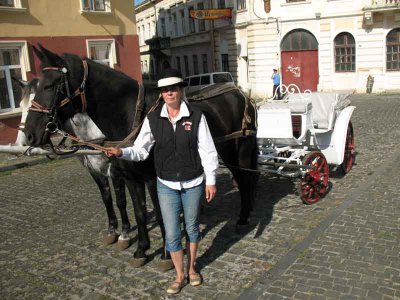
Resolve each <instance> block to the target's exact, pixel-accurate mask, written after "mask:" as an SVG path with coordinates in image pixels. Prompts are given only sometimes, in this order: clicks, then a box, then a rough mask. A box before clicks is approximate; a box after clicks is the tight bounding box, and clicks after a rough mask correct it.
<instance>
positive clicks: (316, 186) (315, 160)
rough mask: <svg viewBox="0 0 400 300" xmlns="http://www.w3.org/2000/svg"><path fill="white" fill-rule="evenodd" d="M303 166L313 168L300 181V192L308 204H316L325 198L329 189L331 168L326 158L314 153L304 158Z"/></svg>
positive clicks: (317, 152)
mask: <svg viewBox="0 0 400 300" xmlns="http://www.w3.org/2000/svg"><path fill="white" fill-rule="evenodd" d="M303 165H307V166H311V167H312V168H311V169H309V170H308V171H307V173H306V174H305V175H304V176H303V177H302V178H301V179H300V182H299V185H298V191H299V194H300V198H301V199H302V200H303V202H304V203H306V204H314V203H316V202H318V201H319V200H320V199H321V198H323V197H324V196H325V195H326V193H327V189H328V179H329V166H328V162H327V161H326V158H325V156H324V155H323V154H322V153H321V152H319V151H313V152H310V153H309V154H307V155H306V156H305V157H304V158H303Z"/></svg>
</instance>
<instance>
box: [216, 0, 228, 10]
mask: <svg viewBox="0 0 400 300" xmlns="http://www.w3.org/2000/svg"><path fill="white" fill-rule="evenodd" d="M218 8H226V6H225V0H218Z"/></svg>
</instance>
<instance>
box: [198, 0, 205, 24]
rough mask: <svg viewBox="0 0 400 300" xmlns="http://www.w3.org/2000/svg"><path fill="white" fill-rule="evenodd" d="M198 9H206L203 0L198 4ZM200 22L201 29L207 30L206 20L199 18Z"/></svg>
mask: <svg viewBox="0 0 400 300" xmlns="http://www.w3.org/2000/svg"><path fill="white" fill-rule="evenodd" d="M197 9H198V10H203V9H204V4H203V2H200V3H199V4H197ZM198 22H199V31H205V30H206V22H205V20H201V19H200V20H198Z"/></svg>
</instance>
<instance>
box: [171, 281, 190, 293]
mask: <svg viewBox="0 0 400 300" xmlns="http://www.w3.org/2000/svg"><path fill="white" fill-rule="evenodd" d="M185 285H186V280H185V279H184V280H182V281H181V282H179V281H174V282H173V283H171V285H170V286H169V287H168V289H167V294H178V293H179V292H180V291H181V289H182V288H183V287H184V286H185Z"/></svg>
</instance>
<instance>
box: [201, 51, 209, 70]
mask: <svg viewBox="0 0 400 300" xmlns="http://www.w3.org/2000/svg"><path fill="white" fill-rule="evenodd" d="M201 59H202V61H203V73H208V61H207V54H203V55H202V56H201Z"/></svg>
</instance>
